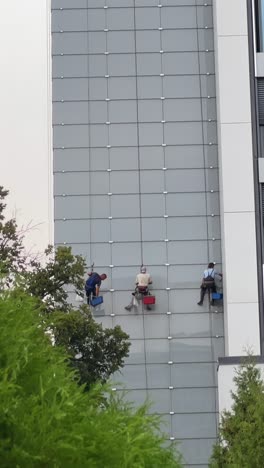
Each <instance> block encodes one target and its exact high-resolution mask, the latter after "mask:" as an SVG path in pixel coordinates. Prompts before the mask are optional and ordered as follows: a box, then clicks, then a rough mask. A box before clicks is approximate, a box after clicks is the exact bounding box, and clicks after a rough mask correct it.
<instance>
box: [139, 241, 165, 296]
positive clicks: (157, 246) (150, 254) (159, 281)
mask: <svg viewBox="0 0 264 468" xmlns="http://www.w3.org/2000/svg"><path fill="white" fill-rule="evenodd" d="M142 251H143V253H142V255H143V260H144V263H146V264H147V265H160V264H161V265H162V264H165V263H166V261H167V251H166V245H165V242H143V243H142ZM162 270H163V269H161V271H162ZM152 271H153V267H152ZM157 275H158V272H156V275H155V283H156V285H158V286H159V287H164V288H165V287H166V286H167V281H166V279H165V278H166V277H164V276H162V273H161V274H160V277H158V276H157ZM153 276H154V273H153Z"/></svg>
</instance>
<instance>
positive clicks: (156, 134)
mask: <svg viewBox="0 0 264 468" xmlns="http://www.w3.org/2000/svg"><path fill="white" fill-rule="evenodd" d="M161 118H162V116H161ZM162 143H163V126H162V124H161V123H140V124H139V144H140V145H142V146H143V145H161V144H162ZM153 176H154V177H155V174H153Z"/></svg>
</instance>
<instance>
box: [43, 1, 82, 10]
mask: <svg viewBox="0 0 264 468" xmlns="http://www.w3.org/2000/svg"><path fill="white" fill-rule="evenodd" d="M86 7H87V0H52V2H51V8H54V9H55V8H86Z"/></svg>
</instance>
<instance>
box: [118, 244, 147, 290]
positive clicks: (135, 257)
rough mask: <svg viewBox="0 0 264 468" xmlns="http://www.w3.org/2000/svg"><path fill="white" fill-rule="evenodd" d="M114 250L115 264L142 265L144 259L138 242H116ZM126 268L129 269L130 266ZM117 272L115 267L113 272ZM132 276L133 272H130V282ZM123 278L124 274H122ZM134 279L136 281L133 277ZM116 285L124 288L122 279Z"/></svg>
mask: <svg viewBox="0 0 264 468" xmlns="http://www.w3.org/2000/svg"><path fill="white" fill-rule="evenodd" d="M112 252H113V258H114V261H115V264H117V265H124V266H127V265H140V264H141V261H142V260H141V256H140V250H139V248H138V244H137V243H132V242H127V243H124V244H120V243H119V244H118V243H114V244H113V250H112ZM126 269H127V270H129V269H128V268H126ZM115 272H116V269H114V272H113V274H114V273H115ZM122 274H123V273H122ZM132 278H133V276H131V273H130V274H129V278H128V282H129V284H131V279H132ZM122 279H123V276H122ZM132 281H134V279H132ZM132 284H133V283H132ZM113 287H115V283H114V278H113ZM116 287H118V289H122V287H121V281H120V280H119V281H117V283H116Z"/></svg>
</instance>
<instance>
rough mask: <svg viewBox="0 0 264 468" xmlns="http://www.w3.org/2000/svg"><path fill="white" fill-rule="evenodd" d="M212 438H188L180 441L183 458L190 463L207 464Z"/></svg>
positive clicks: (212, 443) (213, 442)
mask: <svg viewBox="0 0 264 468" xmlns="http://www.w3.org/2000/svg"><path fill="white" fill-rule="evenodd" d="M215 443H216V440H214V439H193V440H192V439H189V440H186V439H185V440H182V441H181V443H180V447H181V451H182V452H183V453H184V455H185V457H184V458H185V460H186V463H188V465H190V464H192V463H193V464H194V465H195V464H199V465H201V464H203V463H204V464H205V466H206V467H207V466H208V460H209V458H210V456H211V455H212V450H213V445H214V444H215Z"/></svg>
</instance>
